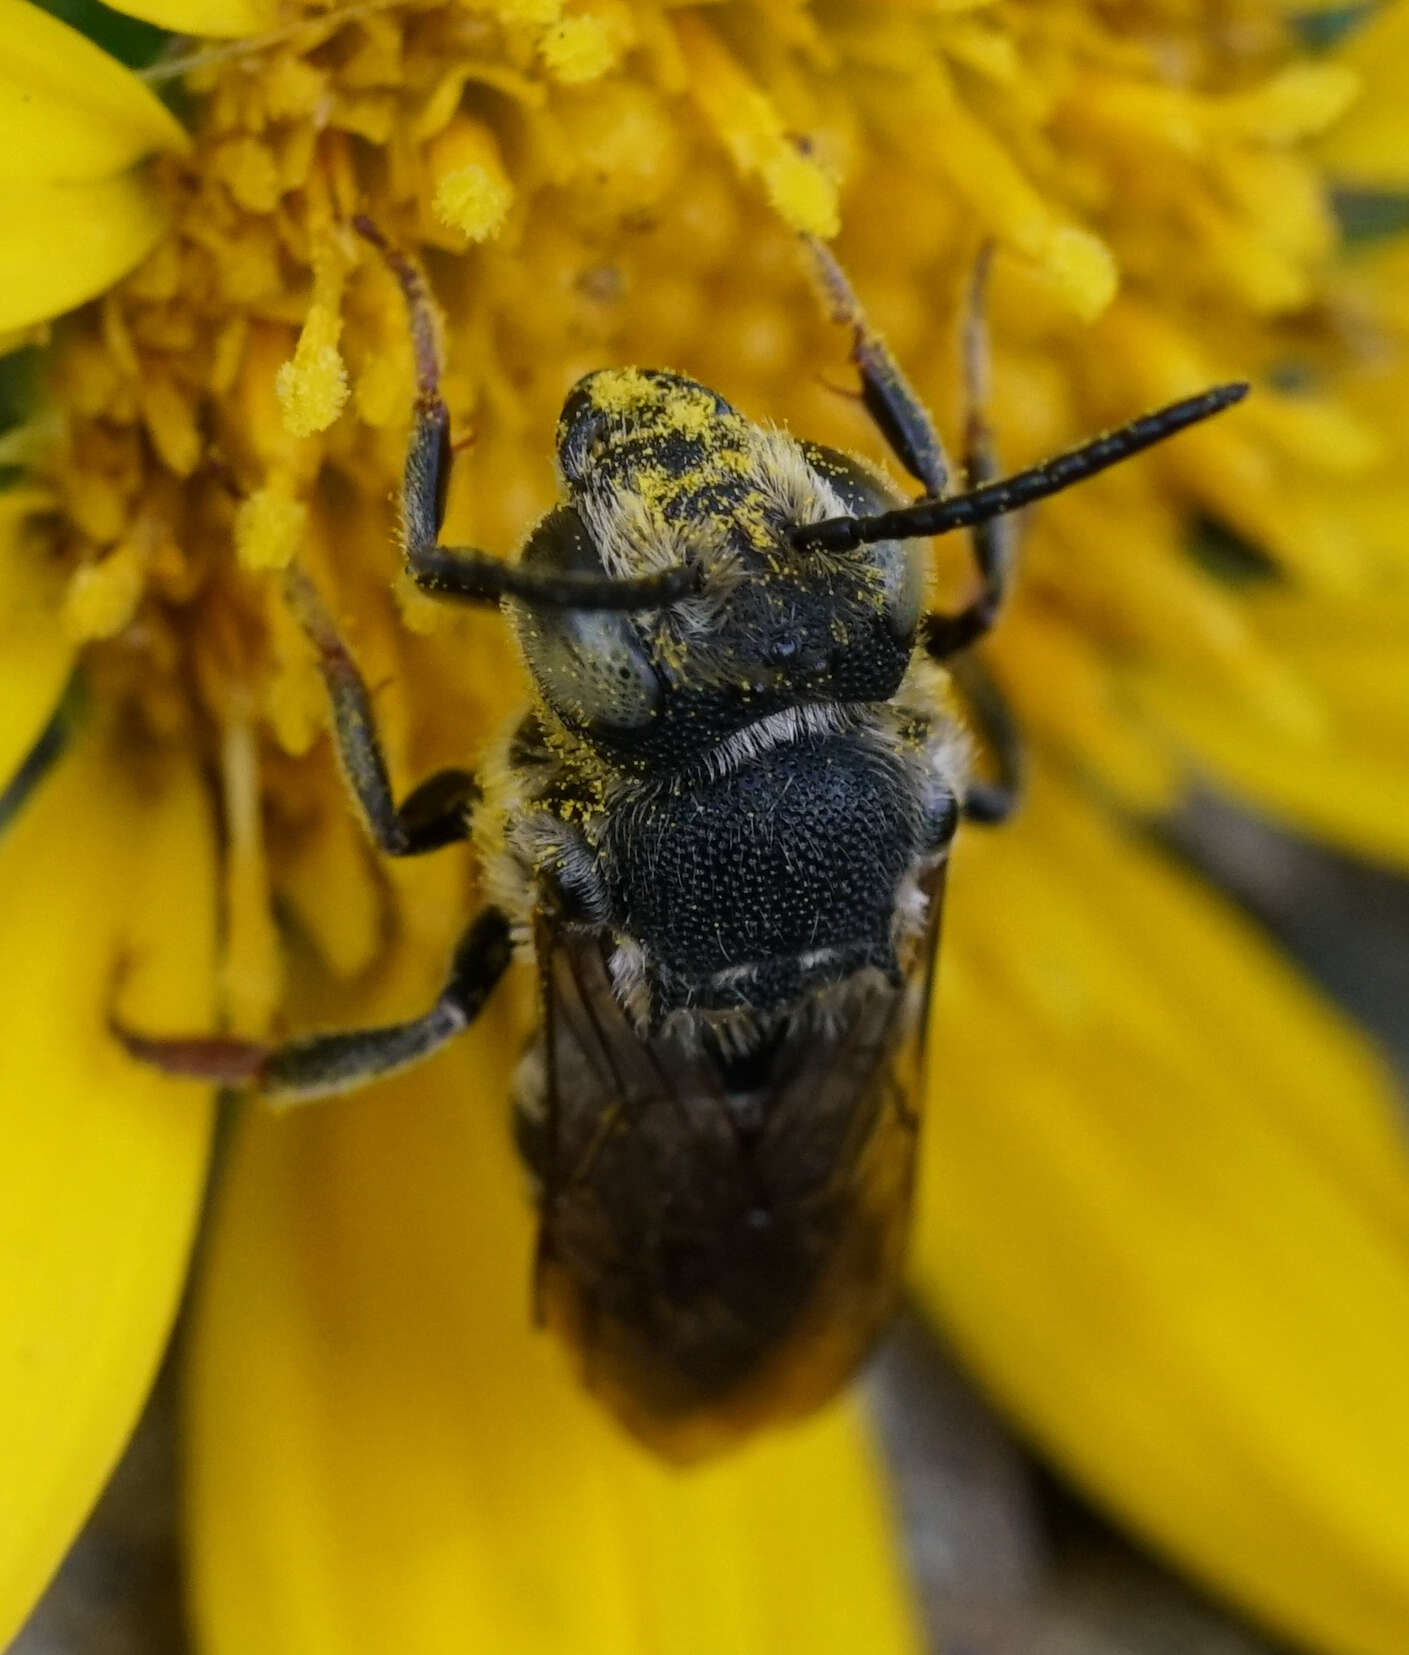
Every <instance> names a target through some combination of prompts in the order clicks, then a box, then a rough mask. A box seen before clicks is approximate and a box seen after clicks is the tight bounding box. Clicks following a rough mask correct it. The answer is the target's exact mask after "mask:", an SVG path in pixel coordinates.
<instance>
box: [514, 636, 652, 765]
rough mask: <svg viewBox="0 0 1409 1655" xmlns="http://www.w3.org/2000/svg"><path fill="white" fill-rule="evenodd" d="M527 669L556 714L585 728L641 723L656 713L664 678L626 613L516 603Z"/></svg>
mask: <svg viewBox="0 0 1409 1655" xmlns="http://www.w3.org/2000/svg"><path fill="white" fill-rule="evenodd" d="M514 609H515V620H516V624H517V626H518V633H519V639H520V641H521V643H522V644H523V651H524V655H525V657H526V658H527V660H528V668H529V671H530V672H531V673H532V674H533V676H534V679H535V681H536V682H537V684H538V687H539V689H540V690H541V691H542V693H543V696H544V698H545V700H546V701H547V702H548V704H549V705H550V706H551V707H552V708H553V710H554V712H556V713H557V714H558V715H559V717H561V718H562V719H564V720H565V721H566V722H567V723H568V724H571V725H573V726H574V727H575V728H577V729H579V730H582V731H584V732H586V733H589V734H590V733H592V732H596V733H599V734H602V735H610V734H612V733H613V732H622V733H624V732H626V731H629V730H639V729H640V728H641V727H642V726H643V725H645V724H649V723H650V721H651V719H652V718H654V716H655V714H656V711H657V709H658V708H659V706H660V702H661V695H662V689H661V682H660V679H659V678H658V677H657V676H656V672H655V669H654V668H653V667H652V666H651V663H650V660H649V658H648V657H647V655H646V652H645V650H644V649H643V647H642V645H641V640H640V638H639V637H638V636H637V634H636V629H635V628H634V627H633V626H632V624H631V621H630V620H629V619H628V617H627V616H625V615H621V614H613V613H611V612H610V611H604V610H587V609H556V610H553V609H529V608H528V607H527V606H526V605H523V604H515V606H514Z"/></svg>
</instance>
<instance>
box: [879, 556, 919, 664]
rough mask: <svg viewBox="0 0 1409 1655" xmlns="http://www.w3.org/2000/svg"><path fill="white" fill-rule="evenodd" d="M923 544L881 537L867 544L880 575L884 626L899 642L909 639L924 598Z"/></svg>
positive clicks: (916, 622) (907, 641)
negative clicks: (869, 544) (879, 539)
mask: <svg viewBox="0 0 1409 1655" xmlns="http://www.w3.org/2000/svg"><path fill="white" fill-rule="evenodd" d="M925 544H926V543H925V542H924V541H922V540H882V541H880V542H878V543H877V544H876V545H874V546H871V547H868V548H867V550H868V552H869V554H870V558H871V561H872V564H873V566H874V567H875V568H876V569H877V570H878V571H879V573H880V576H881V589H882V592H883V594H884V597H883V602H884V605H885V618H886V627H887V629H888V631H889V632H890V635H891V637H892V638H895V639H896V640H897V641H898V642H900V643H909V642H910V640H911V639H913V638H914V636H915V629H916V628H917V627H918V626H919V624H920V612H921V610H922V608H923V607H924V601H925V558H924V548H925Z"/></svg>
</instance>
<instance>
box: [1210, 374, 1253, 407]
mask: <svg viewBox="0 0 1409 1655" xmlns="http://www.w3.org/2000/svg"><path fill="white" fill-rule="evenodd" d="M1251 389H1252V386H1251V385H1250V384H1249V383H1248V381H1247V380H1246V379H1234V380H1230V381H1229V383H1228V384H1227V385H1215V386H1214V387H1213V389H1212V390H1211V391H1209V392H1208V393H1207V395H1208V400H1209V402H1210V404H1211V405H1212V406H1213V407H1214V408H1219V409H1221V408H1231V407H1232V406H1233V404H1234V403H1235V402H1241V401H1242V400H1243V398H1244V397H1245V396H1246V395H1247V394H1248V392H1249V391H1250V390H1251Z"/></svg>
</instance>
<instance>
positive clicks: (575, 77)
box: [538, 15, 620, 86]
mask: <svg viewBox="0 0 1409 1655" xmlns="http://www.w3.org/2000/svg"><path fill="white" fill-rule="evenodd" d="M538 50H539V53H540V54H541V56H542V58H543V62H544V66H545V67H546V68H547V70H548V73H549V74H550V75H552V77H553V78H554V80H558V81H561V82H562V83H563V84H564V85H565V86H574V85H580V84H582V83H584V82H587V81H593V80H600V78H601V77H602V76H603V75H605V74H606V73H607V71H608V70H609V69H613V68H615V66H616V63H617V60H618V58H619V56H620V48H619V46H618V43H617V41H616V40H615V39H614V38H613V32H612V30H611V29H610V28H609V27H608V26H607V24H606V23H605V22H604V21H603V20H602V19H601V18H598V17H593V16H591V15H579V16H576V17H565V18H563V19H562V21H561V22H559V23H555V24H554V25H553V27H552V28H550V29H548V30H547V31H546V33H545V34H544V36H543V39H542V40H541V41H540V42H539V47H538Z"/></svg>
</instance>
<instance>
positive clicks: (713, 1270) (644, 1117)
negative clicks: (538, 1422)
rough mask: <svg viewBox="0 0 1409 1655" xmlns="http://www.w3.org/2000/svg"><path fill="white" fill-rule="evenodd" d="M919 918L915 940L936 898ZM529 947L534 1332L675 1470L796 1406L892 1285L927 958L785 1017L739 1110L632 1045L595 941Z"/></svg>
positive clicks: (657, 1052)
mask: <svg viewBox="0 0 1409 1655" xmlns="http://www.w3.org/2000/svg"><path fill="white" fill-rule="evenodd" d="M931 908H932V917H931V921H930V929H931V935H932V934H933V928H934V927H935V926H936V925H937V921H938V885H937V883H936V887H935V890H934V892H933V900H932V903H931ZM541 943H542V951H541V952H540V955H539V959H540V970H541V972H542V980H543V990H544V1006H543V1011H544V1017H543V1025H542V1034H541V1040H542V1059H543V1061H542V1064H541V1067H540V1070H539V1072H540V1073H541V1076H542V1081H543V1095H542V1099H541V1107H540V1110H539V1114H540V1117H541V1130H540V1131H539V1132H538V1133H537V1134H536V1150H530V1159H531V1160H532V1161H533V1164H534V1166H535V1170H536V1171H537V1172H538V1174H539V1176H540V1178H541V1180H542V1227H541V1232H540V1251H539V1261H538V1262H539V1268H538V1303H539V1306H540V1310H541V1313H542V1315H543V1317H544V1319H545V1320H547V1321H548V1322H549V1323H550V1324H551V1325H553V1326H554V1327H555V1328H556V1329H557V1330H558V1331H559V1332H560V1333H562V1334H563V1335H565V1336H566V1338H567V1339H568V1341H569V1343H570V1344H571V1345H572V1346H573V1347H574V1348H575V1349H576V1351H577V1353H578V1357H579V1361H580V1363H581V1367H582V1371H583V1377H584V1379H585V1381H586V1382H587V1383H588V1384H589V1385H590V1386H592V1387H593V1388H595V1389H597V1390H598V1391H600V1392H601V1394H602V1396H603V1398H604V1400H605V1401H607V1402H608V1404H609V1405H610V1406H612V1407H613V1408H614V1409H615V1410H616V1412H617V1413H618V1414H619V1415H620V1417H621V1418H622V1419H623V1420H624V1421H625V1423H626V1424H627V1425H628V1427H629V1428H630V1429H632V1430H633V1431H635V1432H636V1434H637V1435H638V1436H640V1437H642V1438H643V1439H644V1440H646V1441H647V1442H649V1443H650V1444H651V1445H652V1446H653V1447H655V1448H657V1449H658V1450H660V1451H662V1452H665V1453H667V1454H670V1455H672V1456H674V1457H677V1458H693V1457H695V1456H697V1455H698V1454H700V1453H703V1452H706V1451H709V1450H710V1449H713V1448H715V1447H717V1446H719V1445H720V1444H721V1443H722V1442H724V1441H727V1440H729V1439H730V1438H732V1437H736V1436H738V1435H740V1434H742V1433H743V1432H745V1431H747V1430H751V1429H753V1428H754V1427H755V1426H756V1425H757V1424H759V1423H761V1422H762V1421H763V1420H765V1419H768V1418H779V1417H787V1416H789V1415H795V1414H798V1413H801V1412H804V1411H806V1410H807V1409H809V1408H811V1407H814V1406H816V1405H817V1404H819V1403H820V1402H822V1401H824V1400H825V1399H826V1398H827V1397H828V1396H830V1395H831V1394H832V1393H833V1392H834V1391H835V1390H836V1389H837V1387H838V1386H839V1385H840V1384H841V1383H842V1382H843V1381H844V1380H845V1378H846V1377H847V1376H848V1375H849V1373H850V1372H851V1370H852V1369H853V1368H854V1366H855V1365H856V1363H857V1362H858V1361H859V1360H860V1359H861V1357H862V1356H863V1355H864V1354H865V1352H866V1350H867V1349H868V1347H869V1345H870V1343H871V1341H872V1339H873V1337H874V1335H875V1333H876V1331H877V1330H878V1329H879V1328H880V1326H881V1325H883V1323H884V1321H885V1320H886V1318H887V1317H888V1316H889V1314H890V1312H891V1309H892V1308H893V1305H894V1301H895V1297H896V1294H897V1291H898V1282H899V1276H900V1270H901V1265H902V1262H903V1256H904V1244H905V1236H906V1232H907V1229H908V1222H909V1208H910V1192H911V1182H912V1175H913V1166H914V1149H915V1133H916V1126H917V1115H916V1112H915V1108H914V1104H913V1098H914V1096H915V1095H916V1094H915V1093H914V1091H913V1077H914V1075H915V1074H916V1073H917V1066H918V1049H917V1040H918V1031H915V1033H916V1036H917V1038H916V1039H913V1040H912V1039H910V1038H909V1034H910V1032H911V1027H912V1023H913V1019H914V1017H915V1015H916V1014H917V1013H919V1012H920V1011H922V1009H923V1005H924V1002H925V1001H926V999H927V996H928V961H922V960H919V959H917V960H916V961H915V964H916V966H917V968H918V981H911V982H909V983H907V985H906V986H905V987H904V988H900V987H897V986H895V985H894V984H892V983H890V982H888V981H887V980H886V979H885V978H884V977H882V976H881V975H880V974H879V973H868V974H865V975H864V976H863V977H859V978H858V979H856V980H855V982H854V983H853V984H852V985H851V986H850V987H849V989H848V991H847V992H846V994H845V995H844V996H842V997H841V999H840V1000H839V1002H838V1004H837V1006H836V1007H835V1008H834V1009H832V1010H830V1011H828V1012H827V1013H826V1014H825V1015H822V1014H816V1013H813V1012H806V1013H803V1012H800V1013H799V1015H798V1016H797V1017H796V1018H795V1019H794V1021H793V1022H792V1023H791V1024H789V1025H788V1027H787V1028H786V1029H785V1031H784V1032H783V1034H782V1037H781V1039H780V1041H779V1043H778V1046H777V1048H776V1053H775V1056H774V1058H773V1061H772V1064H771V1068H770V1071H769V1073H768V1074H767V1076H766V1085H765V1086H764V1087H763V1089H762V1091H761V1092H760V1093H758V1094H756V1095H755V1096H752V1097H745V1096H743V1095H742V1094H740V1093H739V1092H738V1090H737V1089H736V1090H734V1091H732V1092H731V1090H730V1086H729V1082H728V1078H727V1077H726V1074H725V1072H724V1069H723V1067H722V1065H721V1063H720V1061H719V1060H718V1059H716V1058H714V1057H712V1056H711V1055H709V1054H708V1053H707V1052H705V1051H704V1050H702V1049H700V1048H699V1046H698V1045H697V1044H696V1043H693V1042H691V1041H690V1040H689V1039H688V1038H686V1037H685V1036H684V1035H682V1034H680V1033H678V1032H672V1031H671V1030H669V1029H667V1030H665V1031H662V1032H661V1033H658V1034H653V1035H651V1036H649V1037H643V1036H642V1035H640V1034H639V1033H638V1032H637V1030H636V1029H635V1028H634V1026H633V1025H632V1023H631V1021H630V1019H629V1017H628V1015H627V1013H626V1011H625V1009H624V1008H623V1006H622V1004H621V1002H620V1000H619V999H618V997H617V995H616V993H615V992H614V990H613V986H612V982H611V977H610V974H609V971H608V968H607V963H606V960H605V958H604V955H603V949H602V944H601V942H600V941H599V940H597V939H596V938H594V937H591V936H589V935H586V934H583V933H577V932H569V931H565V930H561V929H557V930H555V929H553V928H552V927H551V926H546V925H545V926H544V927H543V931H542V935H541ZM921 946H923V943H922V945H921ZM918 952H919V950H917V953H918Z"/></svg>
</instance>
